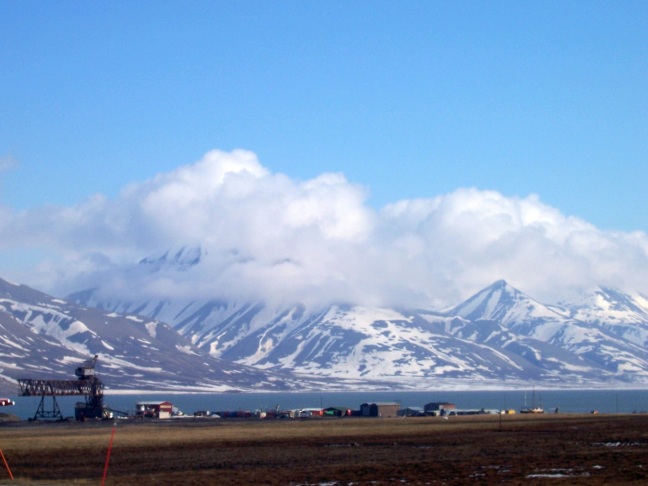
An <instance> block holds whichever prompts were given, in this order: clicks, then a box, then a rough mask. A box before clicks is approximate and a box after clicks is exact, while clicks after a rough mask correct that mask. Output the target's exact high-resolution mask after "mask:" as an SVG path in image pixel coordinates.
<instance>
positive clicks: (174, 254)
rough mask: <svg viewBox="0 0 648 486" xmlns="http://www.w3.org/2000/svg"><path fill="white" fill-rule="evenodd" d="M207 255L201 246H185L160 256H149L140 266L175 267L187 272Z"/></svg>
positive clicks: (141, 261)
mask: <svg viewBox="0 0 648 486" xmlns="http://www.w3.org/2000/svg"><path fill="white" fill-rule="evenodd" d="M206 254H207V253H206V252H205V251H204V250H203V249H202V247H200V246H196V247H187V246H183V247H181V248H179V249H177V250H167V251H165V252H163V253H160V254H153V255H149V256H147V257H146V258H143V259H142V260H140V262H139V263H140V265H149V266H151V267H153V268H155V269H159V268H162V267H173V268H177V269H178V270H186V269H188V268H190V267H193V266H195V265H198V264H199V263H200V261H201V259H202V258H203V256H204V255H206Z"/></svg>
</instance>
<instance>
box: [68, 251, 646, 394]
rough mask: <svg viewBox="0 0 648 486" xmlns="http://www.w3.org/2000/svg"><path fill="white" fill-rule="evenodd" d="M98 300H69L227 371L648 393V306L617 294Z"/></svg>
mask: <svg viewBox="0 0 648 486" xmlns="http://www.w3.org/2000/svg"><path fill="white" fill-rule="evenodd" d="M189 256H191V258H189ZM199 261H200V258H199V255H196V254H195V252H194V253H191V252H187V253H186V254H185V253H183V252H178V253H176V254H175V255H172V256H171V257H170V256H169V255H168V254H167V255H164V256H163V259H160V258H157V259H147V260H143V261H142V264H145V265H147V266H153V267H155V268H156V270H157V269H159V268H160V266H161V265H169V264H172V265H179V263H182V265H179V266H181V267H182V271H187V268H189V267H190V266H191V265H197V264H199ZM187 262H188V263H187ZM96 295H98V293H97V292H96V291H94V290H89V291H85V292H81V293H78V294H75V295H72V296H70V298H71V299H73V300H75V301H77V302H79V303H81V304H82V305H85V306H97V307H99V308H102V309H104V310H106V311H110V312H119V313H137V314H141V315H146V316H149V317H151V318H156V319H159V320H161V321H164V322H168V323H169V324H170V325H172V326H173V328H174V329H176V330H177V331H178V332H179V333H180V334H181V335H182V336H184V337H185V338H186V339H187V340H188V341H189V342H190V343H191V344H192V345H193V346H194V347H195V348H196V349H198V350H200V351H201V352H205V353H208V354H209V355H211V356H213V357H216V358H219V359H222V360H224V361H227V362H231V363H237V364H241V365H246V366H250V367H254V368H256V369H263V370H272V371H283V372H292V373H297V374H299V375H301V376H304V377H311V378H312V377H319V378H322V379H329V378H333V377H336V378H340V377H342V378H345V379H350V380H377V381H381V382H389V383H393V384H395V385H394V386H398V387H408V388H409V387H419V388H425V387H430V386H438V385H439V384H441V385H444V386H448V385H450V386H454V385H457V386H462V384H463V386H465V385H466V384H470V386H474V385H475V384H480V385H484V386H488V385H490V384H499V385H502V384H515V383H536V384H545V385H549V386H562V385H569V386H571V385H575V384H578V385H583V384H593V385H604V386H605V385H610V384H622V385H643V384H648V353H647V352H646V350H645V344H646V342H647V341H646V337H647V335H648V334H647V333H648V299H646V298H645V297H642V296H640V295H639V294H634V295H630V294H625V293H622V292H620V291H612V290H609V289H598V290H597V291H596V292H595V293H593V294H591V295H588V296H586V297H585V298H584V299H583V301H582V302H579V303H576V304H563V305H561V306H548V305H544V304H542V303H540V302H538V301H536V300H534V299H533V298H532V297H530V296H528V295H526V294H524V293H523V292H521V291H519V290H517V289H515V288H513V287H511V286H510V285H509V284H507V283H506V282H504V281H498V282H495V283H494V284H492V285H490V286H489V287H487V288H485V289H483V290H482V291H480V292H478V293H477V294H475V295H474V296H472V297H471V298H469V299H467V300H466V301H465V302H462V303H461V304H459V305H457V306H455V307H453V308H452V309H449V310H446V311H444V312H434V311H429V310H421V309H390V308H367V307H358V306H345V305H327V306H321V307H316V308H315V307H307V306H299V305H297V306H292V307H288V308H271V307H268V306H266V305H263V304H262V303H258V302H257V303H249V302H246V303H240V302H225V301H222V300H218V299H213V300H209V299H207V300H189V301H187V300H163V301H141V302H123V301H122V302H106V301H101V300H98V299H97V298H96Z"/></svg>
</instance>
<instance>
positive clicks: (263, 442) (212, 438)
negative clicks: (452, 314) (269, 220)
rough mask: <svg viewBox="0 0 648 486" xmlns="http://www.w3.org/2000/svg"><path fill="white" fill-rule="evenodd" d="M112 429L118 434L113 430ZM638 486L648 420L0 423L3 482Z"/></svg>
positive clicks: (647, 479) (646, 456)
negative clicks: (608, 485)
mask: <svg viewBox="0 0 648 486" xmlns="http://www.w3.org/2000/svg"><path fill="white" fill-rule="evenodd" d="M115 423H116V425H115ZM113 429H114V436H113V444H112V449H111V455H110V457H109V463H108V469H107V476H106V479H105V484H107V485H190V484H191V485H197V484H218V485H247V484H268V485H318V486H319V485H350V484H353V485H365V484H372V485H376V484H525V485H526V484H531V485H533V484H552V485H553V484H564V485H573V484H587V485H597V484H614V485H617V484H647V483H648V415H642V414H637V415H635V414H633V415H568V414H565V415H561V414H558V415H555V414H549V415H507V416H498V415H478V416H465V417H450V419H449V420H444V419H442V418H439V417H421V418H321V419H320V418H317V419H313V418H310V419H301V420H256V419H253V420H229V419H221V420H219V419H193V418H192V419H178V420H144V421H143V420H128V421H124V420H119V421H117V422H112V421H103V422H92V423H88V422H86V423H72V422H56V423H43V422H19V423H5V424H3V425H1V426H0V449H1V450H2V452H3V454H4V457H5V458H6V461H7V465H8V466H9V468H10V470H11V473H13V476H14V480H11V479H10V478H9V472H8V471H7V469H6V468H5V465H4V463H1V464H0V484H12V485H13V484H16V485H46V484H47V485H62V484H68V485H90V484H92V485H98V484H101V483H102V480H103V474H104V468H105V464H106V458H107V452H108V446H109V443H110V437H111V433H112V432H113Z"/></svg>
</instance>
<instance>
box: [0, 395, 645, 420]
mask: <svg viewBox="0 0 648 486" xmlns="http://www.w3.org/2000/svg"><path fill="white" fill-rule="evenodd" d="M12 398H13V399H14V400H15V402H16V404H15V405H13V406H9V407H0V413H1V412H5V413H12V414H15V415H17V416H18V417H20V418H21V419H29V418H32V417H34V416H35V414H36V410H37V408H38V406H39V403H40V400H41V397H12ZM83 400H84V397H82V396H79V397H56V403H57V404H58V406H59V408H60V410H61V413H62V415H63V416H64V417H74V405H75V403H76V402H79V401H83ZM162 400H164V401H169V402H171V403H172V404H173V405H174V406H175V407H177V408H178V409H180V410H181V411H183V412H184V413H185V414H189V415H191V414H193V413H194V412H196V411H208V412H211V413H217V412H220V411H230V412H231V411H249V412H255V411H257V410H263V411H266V410H276V409H279V410H292V409H302V408H327V407H344V408H348V409H351V410H359V409H360V405H362V404H363V403H374V402H376V403H377V402H397V403H399V404H400V405H401V408H406V407H421V408H423V406H424V405H425V404H426V403H430V402H450V403H454V404H455V405H456V406H457V408H458V409H473V410H474V409H477V410H480V409H485V410H511V409H512V410H515V411H517V412H519V410H520V408H522V407H524V406H525V405H528V406H531V405H533V404H534V403H535V404H536V405H541V406H542V407H543V408H544V409H545V412H546V413H555V412H556V411H557V412H559V413H590V412H593V411H596V412H598V413H646V412H648V390H537V389H536V390H532V389H528V390H502V391H496V390H489V391H439V390H433V391H429V392H401V391H394V392H385V391H380V392H368V391H364V392H322V393H316V392H305V393H275V392H268V393H204V394H203V393H154V394H151V393H132V394H111V393H110V391H109V390H106V392H105V396H104V403H105V405H106V406H107V407H109V408H111V409H113V410H117V411H120V412H124V413H128V414H134V412H135V404H136V403H137V402H140V401H162ZM44 406H45V410H51V409H52V406H53V405H52V397H45V402H44Z"/></svg>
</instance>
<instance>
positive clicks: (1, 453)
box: [0, 449, 13, 481]
mask: <svg viewBox="0 0 648 486" xmlns="http://www.w3.org/2000/svg"><path fill="white" fill-rule="evenodd" d="M0 456H2V462H4V465H5V467H6V468H7V472H8V473H9V477H10V478H11V480H12V481H13V474H11V469H9V464H8V463H7V460H6V459H5V456H4V453H3V452H2V449H0Z"/></svg>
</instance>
